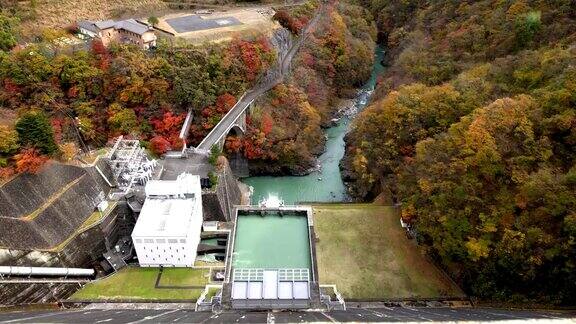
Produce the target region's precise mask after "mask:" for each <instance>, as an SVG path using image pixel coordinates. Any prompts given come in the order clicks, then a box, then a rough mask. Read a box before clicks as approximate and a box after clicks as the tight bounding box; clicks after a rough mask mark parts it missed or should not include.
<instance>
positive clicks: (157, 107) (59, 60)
mask: <svg viewBox="0 0 576 324" xmlns="http://www.w3.org/2000/svg"><path fill="white" fill-rule="evenodd" d="M2 19H4V20H5V21H10V22H11V25H10V28H11V29H13V30H17V28H18V27H17V22H14V21H11V20H9V18H7V16H2V15H0V22H2ZM5 26H7V25H4V27H5ZM0 45H1V44H0ZM14 45H15V44H12V43H10V44H8V45H7V46H5V47H4V48H0V143H1V145H0V178H7V177H9V176H11V175H12V174H14V173H15V172H25V171H30V172H34V171H36V170H37V169H38V167H39V166H40V165H41V164H42V163H41V162H43V161H45V160H46V159H47V158H49V157H50V158H63V159H64V160H67V159H70V158H71V157H73V156H74V155H75V153H76V151H77V150H78V149H86V148H99V147H102V146H103V145H105V144H106V143H107V142H108V141H109V140H110V139H111V138H113V137H115V136H118V135H121V134H122V135H129V136H131V137H133V138H137V139H141V140H142V141H143V142H144V144H146V145H150V148H151V149H152V151H154V152H155V153H158V154H159V153H164V152H165V151H166V150H168V149H179V148H180V147H181V146H182V142H181V140H180V139H179V138H178V134H179V131H180V128H181V126H182V123H183V121H184V118H185V114H186V112H187V111H188V109H190V108H192V109H194V112H195V115H197V116H198V117H197V118H196V119H195V121H196V123H197V127H196V128H195V129H194V130H193V131H192V132H191V138H190V141H191V142H193V143H195V142H198V141H199V138H201V137H202V136H203V135H204V134H205V133H207V132H208V131H209V129H210V128H212V127H213V126H214V125H215V124H216V123H217V121H218V120H219V118H221V116H223V115H224V114H225V113H226V112H227V111H228V110H229V109H230V108H231V107H232V106H233V105H234V103H235V102H236V98H237V97H238V96H240V95H241V94H242V93H243V92H244V91H245V90H246V89H247V88H248V87H249V86H251V85H252V84H254V82H255V81H256V79H257V78H258V76H259V75H260V74H261V73H262V72H263V71H265V70H266V69H267V68H268V66H269V65H270V64H271V62H273V61H274V60H275V55H276V54H275V52H274V50H273V48H272V47H271V46H270V44H269V43H268V40H267V39H265V38H258V39H252V40H241V39H235V40H233V41H231V42H229V43H225V44H218V45H205V46H201V47H198V46H196V47H195V46H189V47H178V48H174V47H169V46H163V45H161V46H160V47H159V48H158V49H157V50H156V51H155V52H153V53H147V52H143V51H142V50H141V49H139V48H136V47H131V46H121V45H115V46H112V47H111V48H109V49H106V48H104V46H102V43H101V42H98V41H94V42H93V43H92V46H91V48H88V49H87V50H79V51H71V50H58V49H56V50H55V49H54V47H53V46H51V45H50V44H45V43H38V44H34V45H30V46H28V47H26V48H24V49H17V48H16V49H13V50H12V51H7V50H9V49H10V48H12V47H14ZM148 141H149V142H148ZM82 142H83V143H85V144H86V145H85V147H82V146H81V145H79V143H82ZM46 143H49V145H48V146H47V145H46Z"/></svg>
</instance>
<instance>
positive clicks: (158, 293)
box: [70, 267, 209, 301]
mask: <svg viewBox="0 0 576 324" xmlns="http://www.w3.org/2000/svg"><path fill="white" fill-rule="evenodd" d="M158 271H159V269H158V268H138V267H127V268H124V269H122V270H120V271H119V272H118V273H116V274H114V275H112V276H110V277H108V278H106V279H102V280H97V281H94V282H91V283H89V284H87V285H86V286H84V287H83V288H82V289H80V290H79V291H77V292H76V293H75V294H74V295H72V297H70V300H87V299H92V300H93V299H102V300H104V299H108V300H120V299H125V300H142V299H154V300H169V299H182V300H194V301H195V300H196V299H198V297H199V296H200V294H201V293H202V291H203V288H202V289H166V288H155V287H154V285H155V283H156V278H157V276H158ZM208 280H209V270H208V269H191V268H167V269H164V273H163V275H162V281H161V283H160V285H161V286H162V285H173V286H192V285H194V286H204V285H206V284H207V283H208Z"/></svg>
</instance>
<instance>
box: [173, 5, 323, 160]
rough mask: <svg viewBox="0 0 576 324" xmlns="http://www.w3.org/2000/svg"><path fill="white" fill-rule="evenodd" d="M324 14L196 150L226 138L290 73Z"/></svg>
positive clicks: (313, 21)
mask: <svg viewBox="0 0 576 324" xmlns="http://www.w3.org/2000/svg"><path fill="white" fill-rule="evenodd" d="M324 12H325V8H324V6H323V5H322V6H321V7H320V8H319V9H318V12H317V13H316V15H315V16H314V18H312V20H311V21H310V23H309V24H308V26H307V27H306V29H304V30H303V31H302V33H301V36H300V37H299V38H298V39H296V41H294V43H293V44H292V46H291V47H290V48H289V49H288V51H287V52H286V53H285V54H283V53H280V55H281V57H280V60H279V62H278V64H277V66H275V67H273V68H271V69H270V70H269V71H268V73H267V74H266V76H265V77H264V78H263V79H262V80H260V82H258V83H257V85H256V86H255V87H254V88H253V89H251V90H249V91H247V92H246V93H245V94H244V96H242V98H240V100H238V102H237V103H236V104H235V105H234V107H232V109H231V110H230V111H229V112H228V113H227V114H226V115H225V116H224V117H222V119H221V120H220V122H218V124H217V125H216V126H214V128H212V130H211V131H210V133H208V135H206V137H205V138H204V139H203V140H202V142H200V144H198V146H197V147H196V149H198V150H201V151H208V150H210V149H211V148H212V145H214V144H216V143H217V142H218V141H219V140H220V139H221V138H222V136H226V134H227V133H228V131H229V130H230V128H231V127H232V125H234V123H235V122H236V120H237V119H238V118H239V117H240V116H241V115H242V113H244V111H245V110H246V109H247V108H248V106H249V105H250V104H251V103H252V101H254V100H255V99H256V98H258V97H259V96H261V95H262V94H264V93H266V92H267V91H269V90H270V89H272V88H273V87H275V86H276V85H277V84H279V83H280V82H282V80H283V79H284V76H285V75H287V74H288V73H289V72H290V66H291V63H292V59H293V58H294V55H295V54H296V53H297V52H298V50H299V49H300V46H301V45H302V43H304V41H305V40H306V39H307V38H308V35H309V34H310V32H311V31H313V30H314V28H315V26H316V25H317V24H318V21H319V20H320V17H321V16H322V15H323V13H324ZM184 127H185V129H187V127H189V125H186V123H185V125H184ZM185 133H186V132H184V131H182V132H181V134H185Z"/></svg>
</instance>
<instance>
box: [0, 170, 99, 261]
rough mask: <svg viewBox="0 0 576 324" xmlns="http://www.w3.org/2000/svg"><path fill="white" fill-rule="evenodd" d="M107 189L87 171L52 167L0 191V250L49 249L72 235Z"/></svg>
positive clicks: (22, 178)
mask: <svg viewBox="0 0 576 324" xmlns="http://www.w3.org/2000/svg"><path fill="white" fill-rule="evenodd" d="M108 190H109V188H102V187H101V186H100V184H99V183H98V181H97V178H94V177H93V173H92V172H91V171H90V172H89V171H88V170H87V169H83V168H79V167H74V166H68V165H61V164H57V163H51V164H49V165H47V166H46V167H44V169H43V170H42V172H40V173H39V174H36V175H30V174H22V175H20V176H18V177H16V178H15V179H14V180H12V181H10V182H9V183H7V184H6V185H4V186H2V187H1V188H0V196H1V199H0V206H1V207H0V216H2V217H0V247H2V248H7V249H17V250H32V249H44V250H45V249H50V248H52V247H54V246H57V245H59V244H60V243H62V242H63V241H64V240H66V239H67V238H68V237H70V235H72V234H73V233H74V232H75V231H76V230H77V229H78V228H79V227H80V226H81V225H82V224H83V223H84V221H85V220H86V219H87V218H88V217H90V215H91V214H92V213H93V212H94V211H95V208H96V206H97V205H98V204H99V203H100V202H101V201H102V200H104V198H105V195H106V192H107V191H108Z"/></svg>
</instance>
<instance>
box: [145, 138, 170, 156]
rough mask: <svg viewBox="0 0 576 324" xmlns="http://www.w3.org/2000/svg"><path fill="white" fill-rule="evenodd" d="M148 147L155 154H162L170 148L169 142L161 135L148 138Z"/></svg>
mask: <svg viewBox="0 0 576 324" xmlns="http://www.w3.org/2000/svg"><path fill="white" fill-rule="evenodd" d="M150 149H151V150H152V152H154V154H156V155H162V154H164V153H166V152H167V151H168V150H169V149H170V142H168V140H167V139H165V138H164V137H162V136H158V135H157V136H154V137H153V138H152V139H151V140H150Z"/></svg>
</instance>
